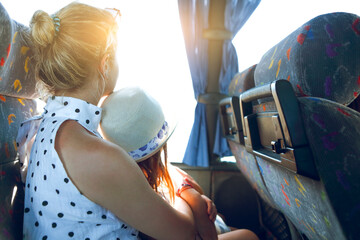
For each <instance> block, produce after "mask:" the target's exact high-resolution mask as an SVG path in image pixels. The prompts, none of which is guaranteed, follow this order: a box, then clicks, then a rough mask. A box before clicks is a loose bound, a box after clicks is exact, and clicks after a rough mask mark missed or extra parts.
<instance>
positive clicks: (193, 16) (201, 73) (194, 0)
mask: <svg viewBox="0 0 360 240" xmlns="http://www.w3.org/2000/svg"><path fill="white" fill-rule="evenodd" d="M178 5H179V12H180V20H181V26H182V30H183V35H184V39H185V47H186V54H187V57H188V61H189V67H190V73H191V78H192V82H193V87H194V94H195V99H197V97H198V95H199V94H203V93H205V89H206V81H207V72H208V53H207V50H208V40H207V39H204V38H203V37H202V34H203V30H204V29H207V28H208V15H209V14H208V13H209V1H207V0H179V1H178ZM206 126H207V125H206V112H205V104H202V103H198V104H197V105H196V109H195V120H194V125H193V128H192V130H191V134H190V138H189V142H188V145H187V148H186V152H185V156H184V159H183V162H184V163H185V164H188V165H191V166H202V167H207V166H209V150H208V144H207V132H206V131H207V130H206Z"/></svg>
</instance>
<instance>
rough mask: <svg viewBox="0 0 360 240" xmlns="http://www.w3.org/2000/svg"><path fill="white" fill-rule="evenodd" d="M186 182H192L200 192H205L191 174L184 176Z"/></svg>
mask: <svg viewBox="0 0 360 240" xmlns="http://www.w3.org/2000/svg"><path fill="white" fill-rule="evenodd" d="M184 182H185V183H187V184H190V185H191V186H192V187H193V188H194V189H195V190H196V191H197V192H198V193H200V194H204V191H203V190H202V188H201V187H200V185H199V184H198V183H197V182H196V181H195V180H194V179H193V178H192V177H191V176H186V177H184Z"/></svg>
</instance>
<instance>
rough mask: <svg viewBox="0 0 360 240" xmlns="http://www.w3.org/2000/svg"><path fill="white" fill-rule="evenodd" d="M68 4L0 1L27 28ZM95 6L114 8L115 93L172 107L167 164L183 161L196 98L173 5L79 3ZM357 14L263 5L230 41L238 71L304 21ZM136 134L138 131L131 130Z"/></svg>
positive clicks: (355, 2) (330, 3)
mask: <svg viewBox="0 0 360 240" xmlns="http://www.w3.org/2000/svg"><path fill="white" fill-rule="evenodd" d="M70 2H71V1H69V0H66V1H65V0H58V1H48V0H32V1H21V0H3V1H1V3H2V4H3V5H4V6H5V9H7V11H8V13H9V14H10V16H11V17H12V18H13V19H15V20H16V21H18V22H20V23H23V24H25V25H28V23H29V21H30V19H31V17H32V15H33V13H34V12H35V11H36V10H38V9H42V10H44V11H46V12H48V13H50V14H51V13H54V12H55V11H56V10H58V9H60V8H61V7H63V6H65V5H66V4H68V3H70ZM81 2H84V3H88V4H91V5H95V6H97V7H102V8H105V7H110V8H113V7H115V8H118V9H120V11H121V14H122V17H121V21H120V33H119V49H118V54H119V55H118V60H119V67H120V75H119V80H118V85H117V88H121V87H124V86H133V85H139V86H141V87H142V88H144V89H145V90H147V91H148V92H150V93H151V94H152V95H153V96H154V97H156V98H157V99H158V100H159V101H160V102H161V104H162V105H163V106H164V107H165V108H172V109H173V110H174V111H175V112H176V115H177V117H178V126H177V129H176V130H175V133H174V134H173V136H172V137H171V139H170V140H169V157H170V160H171V161H182V158H183V154H184V151H185V148H186V146H187V141H188V138H189V134H190V131H191V128H192V123H193V119H194V110H195V103H196V102H195V99H194V93H193V90H192V82H191V77H190V73H189V68H188V63H187V58H186V53H185V47H184V40H183V37H182V31H181V26H180V20H179V13H178V9H177V1H176V0H117V1H114V0H113V1H111V0H101V1H94V0H93V1H90V0H89V1H81ZM336 11H343V12H351V13H355V14H357V15H360V1H359V0H342V1H337V0H262V2H261V3H260V4H259V6H258V8H257V9H256V10H255V12H254V13H253V15H252V16H251V17H250V19H249V20H248V22H247V23H246V24H245V26H244V27H243V28H242V29H241V30H240V32H239V33H238V34H237V35H236V36H235V38H234V39H233V43H234V45H235V47H236V50H237V53H238V58H239V71H242V70H244V69H246V68H248V67H250V66H251V65H253V64H255V63H258V62H259V61H260V59H261V56H262V55H263V54H264V53H265V52H266V51H267V50H268V49H270V48H271V47H272V46H273V45H275V44H276V43H278V42H279V41H280V40H281V39H283V38H285V37H286V36H287V35H288V34H290V33H291V32H292V31H294V30H295V29H297V28H298V27H299V26H301V25H302V24H303V23H305V22H306V21H308V20H310V19H311V18H313V17H316V16H318V15H320V14H324V13H329V12H336ZM134 131H136V129H134Z"/></svg>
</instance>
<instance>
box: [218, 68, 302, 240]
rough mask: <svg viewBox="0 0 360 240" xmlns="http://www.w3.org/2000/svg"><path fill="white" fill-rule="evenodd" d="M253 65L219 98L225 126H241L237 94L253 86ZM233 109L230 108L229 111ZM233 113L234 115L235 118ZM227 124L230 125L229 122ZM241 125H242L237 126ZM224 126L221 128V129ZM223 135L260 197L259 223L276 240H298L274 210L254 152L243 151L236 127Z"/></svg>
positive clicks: (295, 234) (240, 136)
mask: <svg viewBox="0 0 360 240" xmlns="http://www.w3.org/2000/svg"><path fill="white" fill-rule="evenodd" d="M255 68H256V64H255V65H253V66H251V67H249V68H247V69H245V70H244V71H242V72H240V73H237V74H236V75H235V76H234V77H233V79H232V80H231V83H230V85H229V95H230V96H233V97H232V98H227V99H224V100H222V101H221V103H220V112H221V116H222V117H221V120H222V125H223V126H224V124H227V125H228V126H227V127H226V129H239V127H240V126H241V121H239V120H240V116H239V114H240V113H239V111H237V110H239V106H238V102H239V98H238V96H239V95H240V94H241V93H243V92H245V91H246V90H249V89H252V88H254V87H255V82H254V72H255ZM232 104H234V105H236V106H237V108H238V109H236V108H234V106H232V108H229V107H230V105H232ZM230 109H232V110H231V111H229V110H230ZM235 115H237V116H236V117H235ZM229 120H230V121H229ZM236 121H238V122H237V123H236ZM229 123H230V125H229ZM240 128H241V127H240ZM224 129H225V128H224V127H223V130H224ZM230 132H232V133H229V131H228V132H227V133H226V132H224V135H225V136H226V135H227V136H228V138H229V134H230V136H231V138H230V139H231V140H232V141H228V143H229V146H230V149H231V151H232V153H233V155H234V157H235V159H236V165H237V166H238V168H239V169H240V170H241V172H242V173H243V174H244V176H245V177H246V178H247V180H248V181H249V183H250V184H251V185H252V187H253V188H254V189H255V190H256V192H257V193H258V195H259V196H260V198H258V202H259V211H260V221H261V225H262V227H263V228H264V229H266V231H269V232H270V233H271V235H272V236H273V237H275V238H276V239H279V240H286V239H291V237H292V236H294V237H293V239H297V238H296V236H297V235H298V234H297V232H296V230H295V229H294V227H293V226H292V225H291V223H290V222H289V221H288V220H287V219H286V217H285V216H284V215H283V214H282V213H281V212H280V211H278V210H277V209H276V207H275V204H274V201H273V200H272V197H271V195H270V193H269V192H268V190H267V188H266V186H265V184H264V182H263V179H262V176H261V173H260V169H259V167H258V165H257V163H256V161H255V158H254V155H253V154H252V153H249V152H247V151H246V148H245V145H244V142H243V141H242V140H243V135H241V131H240V132H237V131H236V130H235V131H234V130H231V131H230Z"/></svg>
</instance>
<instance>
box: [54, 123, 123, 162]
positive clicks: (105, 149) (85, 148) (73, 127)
mask: <svg viewBox="0 0 360 240" xmlns="http://www.w3.org/2000/svg"><path fill="white" fill-rule="evenodd" d="M55 149H56V151H57V152H58V154H59V157H60V159H61V160H62V161H63V162H64V161H65V163H67V162H69V161H76V162H83V161H85V162H89V163H91V161H97V160H99V159H109V160H110V159H112V158H116V159H118V160H119V159H121V157H122V156H123V157H125V156H127V153H126V152H125V151H124V150H123V149H122V148H120V147H119V146H117V145H115V144H113V143H111V142H109V141H106V140H104V139H102V138H99V137H97V136H95V135H94V134H93V133H91V132H89V131H88V130H86V129H85V128H84V127H82V126H81V125H80V124H79V123H77V122H76V121H72V120H70V121H65V122H64V123H63V124H62V125H61V126H60V128H59V130H58V132H57V135H56V139H55ZM94 164H96V162H95V163H94Z"/></svg>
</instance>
